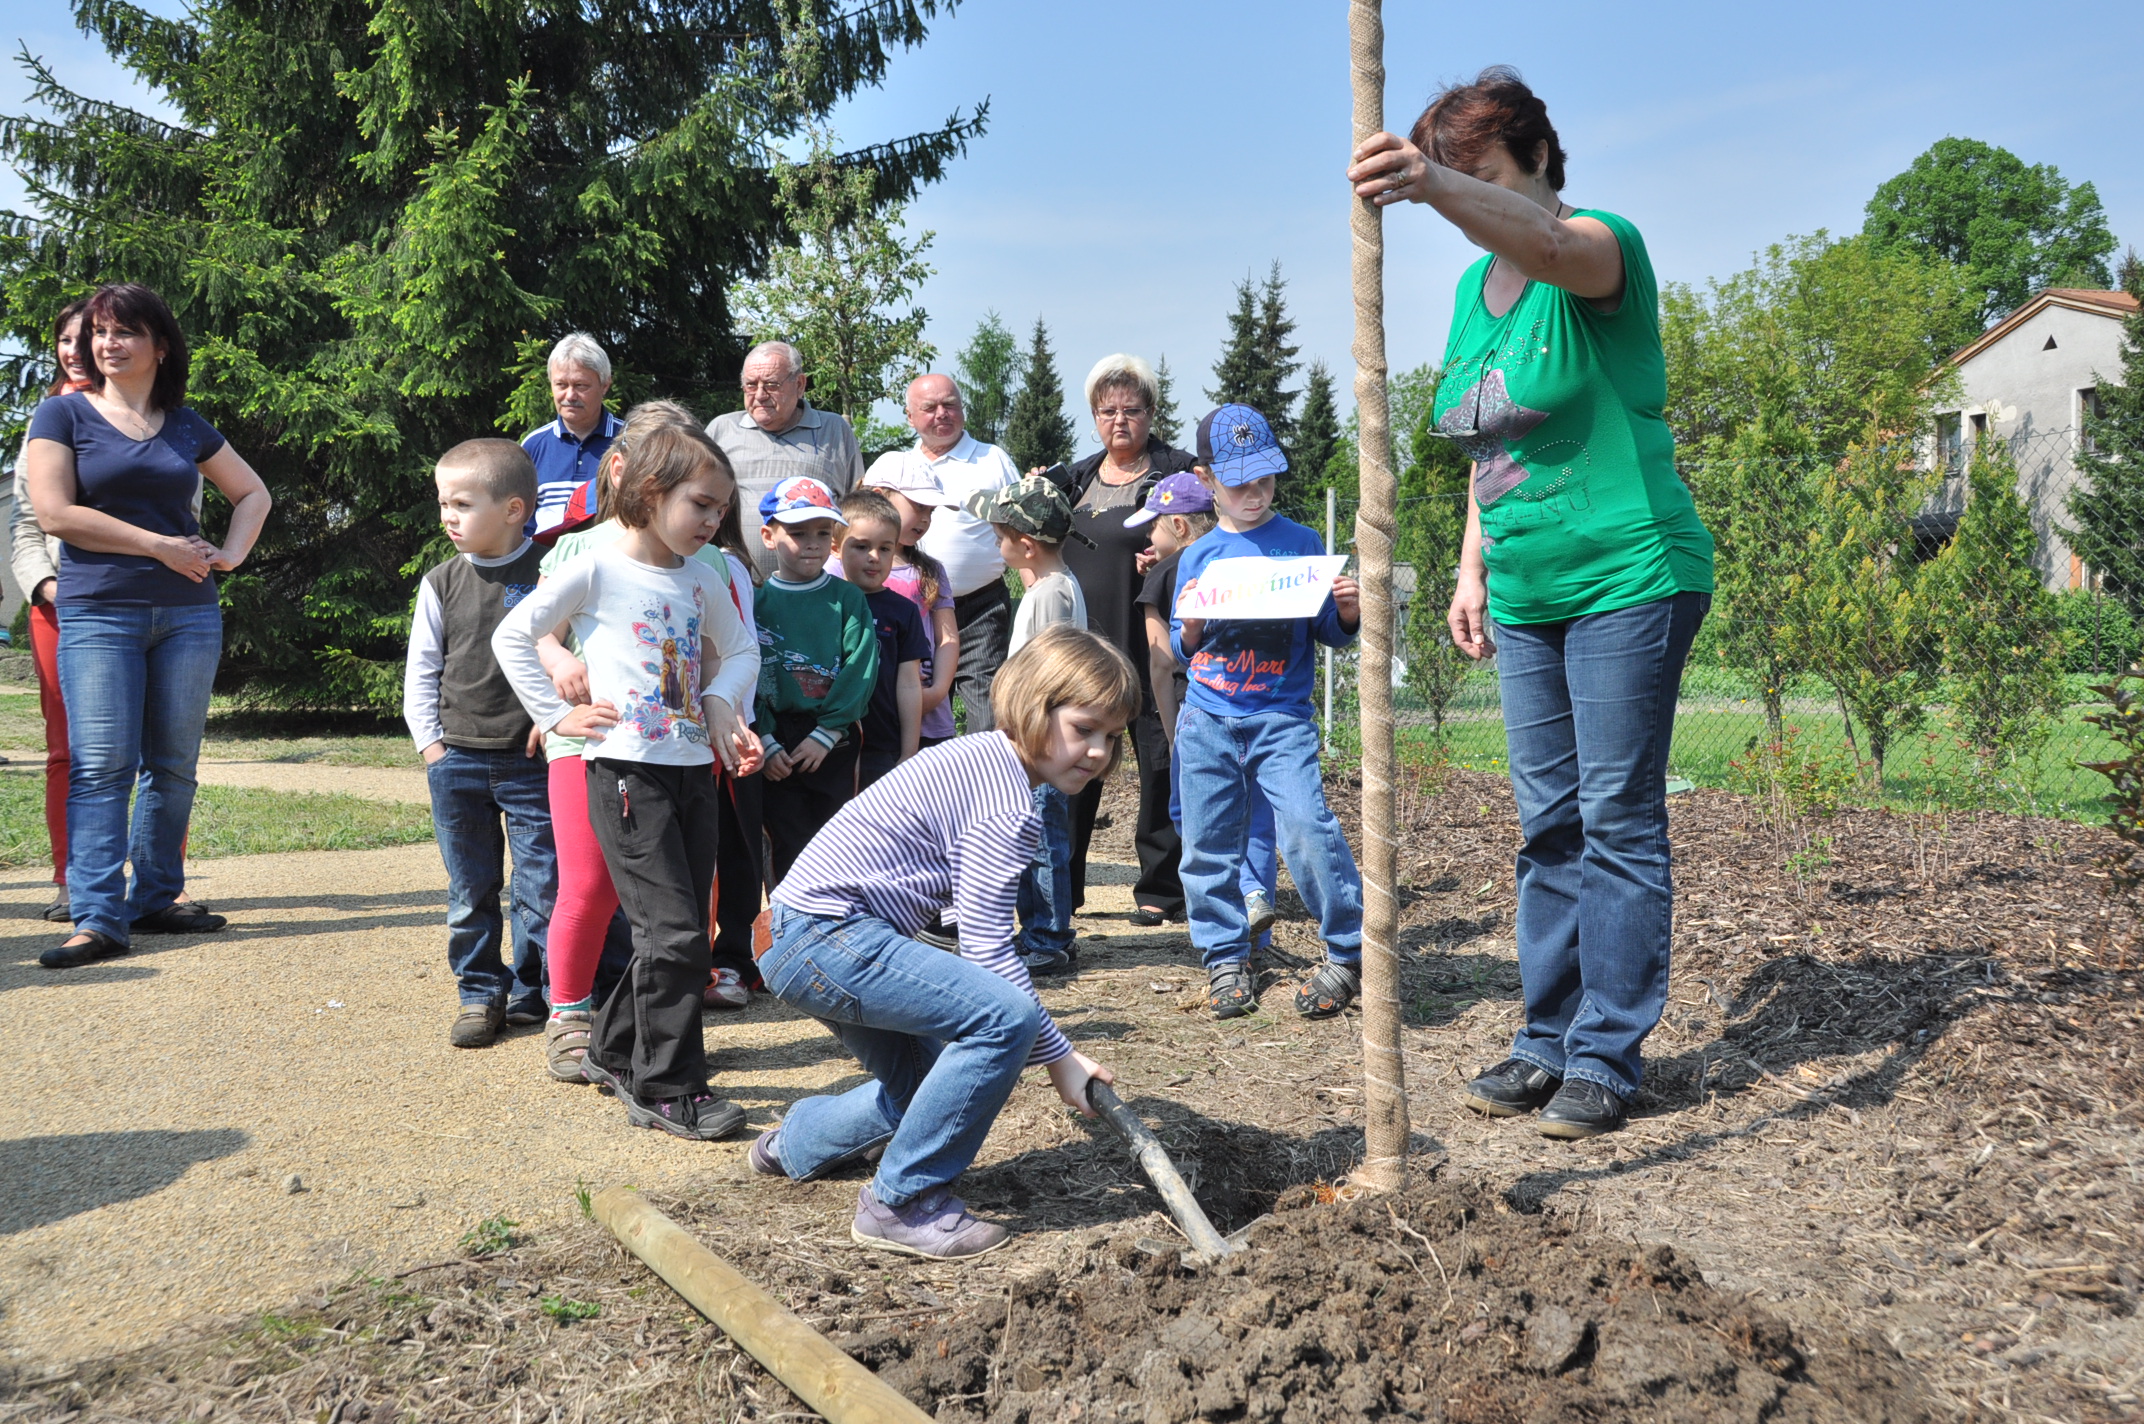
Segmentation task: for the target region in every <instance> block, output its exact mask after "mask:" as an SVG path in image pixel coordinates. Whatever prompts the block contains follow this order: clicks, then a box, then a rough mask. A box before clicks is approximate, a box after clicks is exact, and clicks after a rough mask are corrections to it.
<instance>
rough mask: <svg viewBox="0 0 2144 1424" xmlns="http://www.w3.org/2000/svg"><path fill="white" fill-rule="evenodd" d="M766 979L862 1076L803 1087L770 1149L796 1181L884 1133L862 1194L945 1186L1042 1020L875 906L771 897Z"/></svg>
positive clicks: (1009, 1085)
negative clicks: (822, 907)
mask: <svg viewBox="0 0 2144 1424" xmlns="http://www.w3.org/2000/svg"><path fill="white" fill-rule="evenodd" d="M769 921H770V926H771V928H772V930H773V934H774V945H773V947H772V948H771V949H769V950H768V951H767V953H766V956H765V957H764V958H763V959H761V960H760V962H759V968H760V972H761V973H762V974H764V975H766V978H767V989H768V991H769V992H770V993H772V994H773V995H774V996H775V997H777V998H779V999H780V1000H781V1001H782V1002H783V1003H785V1004H788V1005H790V1006H791V1007H792V1008H796V1009H801V1010H802V1011H803V1012H805V1013H807V1014H810V1015H811V1016H812V1017H813V1018H815V1019H817V1020H819V1021H820V1022H821V1023H823V1024H825V1025H826V1026H827V1028H829V1029H831V1030H832V1031H833V1034H834V1036H835V1037H836V1038H838V1039H840V1040H841V1046H842V1047H844V1048H846V1049H847V1050H848V1051H849V1052H851V1053H853V1054H855V1055H856V1061H857V1062H858V1063H860V1064H862V1065H863V1068H864V1071H865V1072H867V1073H869V1074H870V1075H871V1077H872V1079H873V1081H871V1082H869V1083H864V1084H861V1085H859V1086H857V1087H854V1088H851V1089H849V1091H847V1092H846V1093H841V1094H838V1095H834V1096H826V1097H811V1098H803V1099H800V1100H799V1101H797V1102H795V1103H793V1104H791V1105H790V1108H789V1111H788V1112H787V1113H785V1114H784V1115H783V1117H782V1129H781V1135H780V1136H779V1137H777V1138H776V1139H775V1144H774V1146H775V1155H776V1156H777V1157H778V1158H780V1159H781V1163H782V1170H783V1171H784V1172H786V1173H787V1174H788V1175H789V1176H791V1177H793V1178H795V1179H797V1180H798V1181H804V1180H807V1179H809V1178H811V1177H814V1176H816V1175H818V1174H819V1173H821V1172H824V1171H827V1170H829V1169H830V1168H833V1167H835V1166H838V1165H839V1164H841V1163H842V1162H845V1161H848V1160H849V1159H851V1158H853V1157H855V1156H856V1155H857V1154H859V1153H861V1152H863V1151H864V1150H865V1149H867V1148H869V1147H872V1146H874V1145H876V1144H878V1143H881V1142H883V1143H885V1144H886V1152H885V1155H884V1156H883V1157H881V1158H880V1159H879V1164H878V1175H877V1177H876V1178H875V1179H874V1180H873V1182H872V1184H871V1194H872V1195H873V1196H875V1197H877V1198H878V1199H879V1200H880V1201H881V1202H884V1203H885V1204H886V1205H888V1206H900V1205H902V1204H903V1203H905V1202H909V1201H913V1200H914V1199H915V1198H917V1197H919V1196H921V1195H922V1194H923V1193H925V1192H927V1191H929V1190H930V1189H931V1188H933V1187H941V1186H945V1185H947V1184H948V1183H950V1182H952V1181H953V1179H954V1178H956V1177H958V1176H959V1175H960V1174H961V1173H962V1172H965V1171H966V1170H967V1169H968V1164H969V1163H971V1162H973V1161H974V1160H975V1154H976V1153H977V1152H979V1151H981V1150H982V1146H983V1138H984V1137H985V1136H987V1135H988V1134H989V1132H990V1124H991V1123H993V1122H995V1121H996V1120H997V1115H998V1111H999V1110H1000V1109H1001V1108H1003V1107H1004V1106H1005V1100H1006V1099H1007V1098H1009V1097H1011V1096H1012V1090H1013V1085H1014V1084H1015V1083H1017V1082H1019V1081H1020V1074H1021V1072H1022V1071H1023V1070H1024V1069H1025V1068H1026V1067H1027V1056H1028V1053H1029V1051H1030V1050H1031V1049H1033V1048H1034V1046H1035V1037H1036V1035H1037V1034H1039V1033H1041V1032H1042V1007H1041V1005H1039V1004H1037V1003H1036V1002H1035V1000H1034V996H1033V995H1031V994H1028V993H1026V992H1025V991H1023V990H1021V989H1019V988H1018V987H1016V986H1015V985H1014V984H1013V983H1012V982H1011V981H1010V980H1006V979H1002V978H1000V977H998V976H997V975H995V974H993V973H991V972H990V971H989V970H987V969H985V968H983V967H982V966H981V965H979V964H975V963H973V962H972V961H969V960H966V959H963V958H961V957H960V956H959V955H957V954H948V953H946V952H945V951H944V950H942V949H932V948H931V947H930V946H929V945H926V944H918V943H917V942H916V941H915V940H912V939H909V938H908V937H907V936H905V935H903V934H901V933H900V932H899V931H898V930H896V929H894V927H893V926H891V925H889V924H887V923H886V922H885V921H884V920H880V919H874V918H872V917H871V916H869V915H855V916H852V917H850V918H848V919H845V920H833V919H822V918H820V917H818V916H816V915H807V914H804V913H802V912H800V911H797V910H792V909H790V908H789V907H788V906H786V905H781V904H777V905H775V906H774V908H773V910H772V912H771V913H770V915H769Z"/></svg>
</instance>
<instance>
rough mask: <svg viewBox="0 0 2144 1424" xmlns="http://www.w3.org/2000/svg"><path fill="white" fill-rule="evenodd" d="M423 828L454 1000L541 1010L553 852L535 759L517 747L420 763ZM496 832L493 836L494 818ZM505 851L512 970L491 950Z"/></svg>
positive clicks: (498, 935) (500, 936) (500, 931)
mask: <svg viewBox="0 0 2144 1424" xmlns="http://www.w3.org/2000/svg"><path fill="white" fill-rule="evenodd" d="M424 779H425V781H426V782H427V783H428V784H429V785H430V787H431V791H432V827H433V829H434V830H435V831H437V832H438V836H439V858H440V859H441V860H442V861H445V862H446V866H447V964H448V966H449V967H450V968H451V969H453V971H454V977H455V979H456V980H457V981H458V982H459V984H460V987H461V1000H462V1003H464V1004H492V1005H496V1006H498V1007H500V1008H506V1009H527V1010H531V1011H533V1012H538V1013H541V1012H542V1011H543V1008H544V968H543V964H544V959H543V956H544V936H545V934H546V933H547V932H548V931H549V930H550V928H551V908H552V906H553V905H554V904H555V903H556V902H557V900H558V850H557V847H556V846H555V845H554V844H553V842H552V840H551V783H550V777H549V775H548V773H547V772H546V770H545V767H544V762H543V758H542V757H528V756H523V755H522V754H521V751H520V749H519V748H516V749H514V750H512V751H502V752H475V751H467V750H465V749H463V748H461V747H448V748H447V749H446V755H444V756H442V757H441V758H440V759H439V760H438V761H435V762H433V763H432V764H431V765H429V766H427V767H426V768H425V769H424ZM502 822H503V823H504V833H503V834H502V833H501V823H502ZM509 845H511V846H512V847H513V852H514V883H513V937H514V968H513V972H512V973H511V974H509V973H508V972H507V969H506V964H505V960H504V957H503V955H502V954H501V949H502V947H503V941H504V939H505V929H506V927H505V924H504V922H503V919H502V916H501V915H500V911H499V894H500V892H501V891H502V890H504V889H505V888H506V850H507V847H508V846H509Z"/></svg>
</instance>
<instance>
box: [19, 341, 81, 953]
mask: <svg viewBox="0 0 2144 1424" xmlns="http://www.w3.org/2000/svg"><path fill="white" fill-rule="evenodd" d="M88 309H89V302H88V301H87V299H84V300H82V301H78V302H70V303H68V305H67V306H66V307H65V308H64V309H62V310H61V312H60V315H59V320H57V321H55V322H53V323H52V347H53V350H54V352H55V353H56V354H57V356H58V358H59V379H58V380H56V381H54V382H53V383H52V388H51V389H50V390H48V391H46V392H45V394H46V395H47V396H48V397H49V396H63V395H66V394H67V393H68V392H69V391H83V390H88V389H89V342H88V340H87V339H86V338H87V332H86V331H85V330H84V328H83V321H82V317H83V314H84V313H85V312H86V311H87V310H88ZM27 464H28V462H27V461H25V462H23V463H22V464H19V465H17V466H16V468H15V516H14V519H13V521H12V523H13V528H12V529H11V530H10V531H9V532H10V533H11V535H12V536H13V539H12V548H11V551H10V552H11V562H12V563H13V564H14V568H15V582H16V583H17V585H19V586H20V587H21V589H22V591H23V594H24V596H25V597H27V598H28V599H29V600H30V653H31V656H32V657H33V658H34V659H35V660H36V663H37V702H38V709H39V710H40V711H41V712H43V713H44V716H45V830H46V832H47V833H48V834H49V835H50V836H51V838H52V883H53V884H55V885H57V886H59V894H58V895H57V896H56V897H55V898H54V899H53V901H52V903H51V904H50V905H47V906H46V907H45V918H46V919H48V920H51V921H53V922H54V923H58V924H64V923H65V922H66V920H67V707H66V704H65V703H63V702H61V701H60V671H59V667H60V665H59V654H60V619H59V608H58V606H57V605H56V604H55V603H54V601H53V600H54V598H55V596H56V595H57V594H58V592H59V576H60V571H59V561H60V541H59V540H57V539H54V538H50V537H49V536H47V535H46V533H45V531H44V530H42V529H40V528H39V527H38V526H37V516H36V515H35V514H33V513H32V512H31V511H30V496H29V491H28V490H27V489H26V488H25V487H24V477H23V470H24V469H25V468H26V466H27Z"/></svg>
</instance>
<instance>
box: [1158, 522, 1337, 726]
mask: <svg viewBox="0 0 2144 1424" xmlns="http://www.w3.org/2000/svg"><path fill="white" fill-rule="evenodd" d="M1324 552H1325V541H1324V540H1322V539H1320V538H1319V537H1318V536H1317V535H1316V534H1314V533H1312V532H1311V531H1310V530H1308V529H1306V528H1304V527H1303V526H1302V525H1300V524H1298V523H1296V522H1295V521H1294V520H1292V519H1288V518H1285V517H1283V516H1281V515H1278V514H1276V515H1274V516H1273V517H1272V518H1271V519H1268V520H1267V521H1266V522H1265V523H1263V524H1261V525H1259V526H1258V527H1257V528H1256V529H1252V530H1249V531H1248V532H1245V533H1242V534H1232V533H1230V532H1229V531H1228V530H1226V529H1214V530H1212V531H1210V532H1208V533H1207V534H1205V535H1203V536H1201V537H1200V538H1199V539H1198V540H1197V541H1195V542H1194V543H1193V544H1192V545H1191V547H1190V548H1188V549H1186V550H1184V553H1183V557H1182V558H1181V559H1179V560H1178V561H1177V565H1176V587H1177V591H1178V592H1179V593H1181V592H1182V590H1183V589H1184V587H1185V586H1186V585H1188V584H1189V583H1190V582H1191V581H1192V580H1193V579H1196V578H1197V577H1198V576H1199V575H1200V573H1201V572H1203V571H1204V570H1205V568H1206V566H1207V565H1208V564H1211V563H1213V562H1214V561H1215V560H1217V559H1248V558H1267V559H1300V558H1307V557H1308V556H1310V555H1312V554H1322V553H1324ZM1354 640H1355V635H1354V634H1353V633H1351V632H1349V631H1348V630H1347V629H1345V628H1343V627H1341V626H1340V611H1339V609H1337V608H1335V607H1334V606H1333V601H1332V599H1331V598H1329V597H1328V598H1327V599H1326V600H1325V605H1324V606H1323V607H1322V608H1320V609H1319V610H1318V616H1317V617H1315V618H1209V619H1207V620H1206V633H1205V637H1204V638H1203V640H1202V641H1201V642H1200V643H1199V646H1198V650H1197V651H1196V652H1194V653H1193V654H1192V655H1191V656H1190V658H1189V659H1185V657H1184V623H1183V620H1182V619H1181V618H1178V617H1176V616H1175V614H1174V612H1173V610H1172V612H1171V614H1170V617H1169V642H1170V645H1171V646H1172V647H1173V648H1174V649H1175V650H1176V656H1177V659H1178V660H1179V661H1188V662H1189V663H1190V665H1191V683H1190V687H1189V690H1188V691H1187V692H1186V694H1185V698H1184V700H1185V703H1186V704H1187V705H1188V706H1192V707H1196V708H1198V709H1200V710H1201V711H1203V712H1210V713H1212V714H1213V715H1214V716H1216V717H1249V716H1252V715H1254V714H1256V713H1260V712H1286V713H1290V714H1292V715H1294V716H1297V717H1308V716H1311V715H1312V712H1311V705H1310V695H1311V690H1312V687H1313V685H1314V684H1315V682H1316V679H1317V645H1318V644H1320V643H1324V644H1327V645H1329V646H1331V647H1335V648H1339V647H1345V646H1346V645H1347V644H1349V643H1351V642H1353V641H1354Z"/></svg>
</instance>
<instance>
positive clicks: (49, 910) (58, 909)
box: [44, 885, 74, 925]
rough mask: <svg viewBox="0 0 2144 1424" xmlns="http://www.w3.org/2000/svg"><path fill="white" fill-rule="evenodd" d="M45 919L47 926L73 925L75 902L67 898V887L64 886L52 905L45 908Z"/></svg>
mask: <svg viewBox="0 0 2144 1424" xmlns="http://www.w3.org/2000/svg"><path fill="white" fill-rule="evenodd" d="M44 918H45V922H46V923H47V924H54V925H71V924H73V923H74V902H73V901H72V900H69V899H68V898H67V887H66V886H64V885H62V886H61V887H60V892H59V894H58V895H57V896H56V897H54V899H53V901H52V903H51V904H49V905H47V906H45V909H44Z"/></svg>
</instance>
